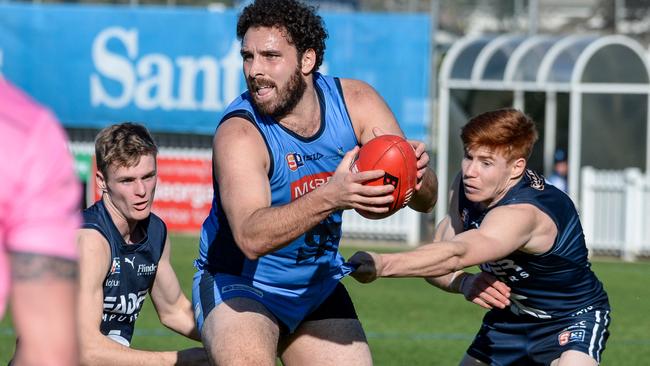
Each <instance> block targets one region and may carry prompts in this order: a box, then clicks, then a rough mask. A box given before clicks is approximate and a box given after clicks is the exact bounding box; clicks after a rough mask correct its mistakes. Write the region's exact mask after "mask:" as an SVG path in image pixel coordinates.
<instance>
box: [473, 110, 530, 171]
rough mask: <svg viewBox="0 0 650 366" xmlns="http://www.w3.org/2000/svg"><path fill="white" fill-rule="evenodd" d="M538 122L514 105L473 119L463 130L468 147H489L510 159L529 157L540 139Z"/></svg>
mask: <svg viewBox="0 0 650 366" xmlns="http://www.w3.org/2000/svg"><path fill="white" fill-rule="evenodd" d="M537 137H538V134H537V129H536V128H535V122H533V120H532V119H530V117H528V116H527V115H525V114H524V113H522V112H521V111H519V110H517V109H514V108H505V109H497V110H495V111H489V112H485V113H482V114H479V115H478V116H476V117H474V118H472V119H470V120H469V122H467V124H466V125H465V126H464V127H463V128H462V129H461V133H460V138H461V139H462V140H463V146H464V148H465V150H466V151H467V150H472V149H476V148H478V147H487V148H488V149H490V150H493V151H496V152H499V153H501V154H503V155H504V156H505V158H506V159H507V160H508V161H512V160H514V159H519V158H524V159H526V160H528V158H529V157H530V154H531V153H532V151H533V145H535V142H536V141H537Z"/></svg>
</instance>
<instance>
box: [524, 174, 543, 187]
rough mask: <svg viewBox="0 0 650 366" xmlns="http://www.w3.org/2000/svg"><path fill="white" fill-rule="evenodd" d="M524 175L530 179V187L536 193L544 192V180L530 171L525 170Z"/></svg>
mask: <svg viewBox="0 0 650 366" xmlns="http://www.w3.org/2000/svg"><path fill="white" fill-rule="evenodd" d="M526 175H527V176H528V178H529V179H530V187H531V188H533V189H536V190H538V191H543V190H544V178H542V177H541V176H540V175H539V174H537V173H535V172H534V171H532V170H530V169H526Z"/></svg>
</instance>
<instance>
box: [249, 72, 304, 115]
mask: <svg viewBox="0 0 650 366" xmlns="http://www.w3.org/2000/svg"><path fill="white" fill-rule="evenodd" d="M246 84H247V85H248V92H249V93H250V94H251V96H252V98H251V101H252V102H253V105H254V106H255V108H256V109H257V110H258V111H259V112H260V113H261V114H264V115H269V116H271V117H273V118H275V119H279V118H281V117H284V116H286V115H287V114H289V113H290V112H291V111H292V110H293V109H294V108H295V107H296V106H297V105H298V102H299V101H300V99H301V98H302V96H303V94H305V89H307V83H306V82H305V79H303V77H302V72H301V71H300V69H299V68H296V72H295V73H293V75H291V77H290V78H289V82H288V83H287V86H286V87H285V88H284V89H283V90H279V89H278V90H277V92H278V99H279V100H278V101H277V102H276V103H264V104H259V103H257V101H256V100H255V97H254V96H253V93H254V92H255V88H254V87H253V81H251V80H247V83H246ZM273 86H275V87H276V88H277V85H275V84H274V85H273Z"/></svg>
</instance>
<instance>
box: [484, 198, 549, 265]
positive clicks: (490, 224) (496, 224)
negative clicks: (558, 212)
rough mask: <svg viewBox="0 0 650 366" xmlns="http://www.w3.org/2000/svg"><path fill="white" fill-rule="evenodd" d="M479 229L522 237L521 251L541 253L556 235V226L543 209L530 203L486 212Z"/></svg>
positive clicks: (501, 207)
mask: <svg viewBox="0 0 650 366" xmlns="http://www.w3.org/2000/svg"><path fill="white" fill-rule="evenodd" d="M481 229H487V230H490V231H494V229H496V231H495V232H500V233H501V235H512V236H515V237H518V238H521V239H522V244H523V245H522V246H521V248H520V250H521V251H523V252H527V253H532V254H542V253H545V252H546V251H548V250H549V249H550V248H551V247H552V245H553V242H554V240H555V237H556V235H557V227H556V225H555V223H554V222H553V220H552V219H551V218H550V216H548V215H547V214H546V213H545V212H544V211H542V210H541V209H540V208H538V207H537V206H535V205H533V204H530V203H521V204H513V205H506V206H500V207H497V208H495V209H493V210H492V211H490V213H488V215H487V216H486V217H485V220H484V221H483V223H482V224H481Z"/></svg>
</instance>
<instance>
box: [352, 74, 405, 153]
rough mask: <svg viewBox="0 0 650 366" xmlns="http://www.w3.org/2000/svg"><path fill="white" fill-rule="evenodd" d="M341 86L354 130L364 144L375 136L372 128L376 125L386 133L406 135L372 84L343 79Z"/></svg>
mask: <svg viewBox="0 0 650 366" xmlns="http://www.w3.org/2000/svg"><path fill="white" fill-rule="evenodd" d="M341 88H342V90H343V98H344V100H345V105H346V106H347V108H348V112H349V114H350V119H351V120H352V125H353V127H354V131H355V133H356V134H357V139H358V140H359V142H361V144H362V145H363V144H365V143H366V142H368V141H369V140H370V139H372V138H373V137H374V134H373V132H372V129H373V128H375V127H377V128H379V129H381V130H383V131H384V133H389V134H394V135H399V136H404V133H403V132H402V130H401V129H400V127H399V125H398V123H397V120H396V119H395V116H394V115H393V112H391V110H390V108H389V107H388V105H387V104H386V102H385V101H384V99H383V98H382V97H381V96H380V95H379V93H377V91H376V90H375V89H374V88H373V87H372V86H370V85H368V84H367V83H366V82H363V81H360V80H354V79H341Z"/></svg>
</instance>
